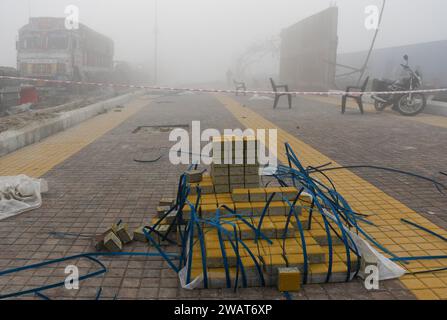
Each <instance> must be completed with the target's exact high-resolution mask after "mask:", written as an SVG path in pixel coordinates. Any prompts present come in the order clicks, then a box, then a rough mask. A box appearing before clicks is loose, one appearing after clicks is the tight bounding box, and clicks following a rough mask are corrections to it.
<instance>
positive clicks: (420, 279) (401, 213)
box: [216, 95, 447, 299]
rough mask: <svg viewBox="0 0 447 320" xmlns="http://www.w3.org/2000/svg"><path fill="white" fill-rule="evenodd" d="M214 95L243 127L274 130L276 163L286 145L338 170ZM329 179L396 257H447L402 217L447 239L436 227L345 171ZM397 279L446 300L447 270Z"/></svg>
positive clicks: (428, 265) (428, 264) (422, 264)
mask: <svg viewBox="0 0 447 320" xmlns="http://www.w3.org/2000/svg"><path fill="white" fill-rule="evenodd" d="M216 97H217V99H218V100H219V101H220V102H221V103H222V104H223V105H225V107H226V108H227V109H228V110H229V111H230V112H231V113H232V114H233V115H234V116H235V117H236V119H237V120H238V121H239V122H240V123H241V124H242V125H244V126H245V127H246V128H251V129H254V130H256V129H277V130H278V159H279V160H280V161H281V162H283V163H287V159H286V156H285V148H284V143H285V142H288V143H289V144H290V145H291V146H292V148H293V149H294V150H295V152H296V153H297V156H298V157H299V158H300V160H301V161H302V162H303V164H304V165H313V166H317V165H322V164H325V163H328V162H332V164H333V166H338V164H337V163H336V162H335V161H333V160H332V159H330V158H329V157H327V156H325V155H323V154H322V153H320V152H319V151H317V150H316V149H314V148H312V147H311V146H309V145H307V144H306V143H304V142H303V141H301V140H299V139H297V138H296V137H294V136H292V135H291V134H289V133H288V132H286V131H285V130H283V129H281V128H278V127H277V126H276V125H275V124H273V123H272V122H270V121H268V120H266V119H265V118H263V117H262V116H260V115H259V114H257V113H256V112H254V111H252V110H250V109H249V108H244V107H243V106H242V105H240V104H239V103H238V102H237V101H235V100H234V99H232V98H230V97H228V96H223V95H216ZM328 175H329V176H330V178H331V179H332V180H333V181H334V182H335V184H336V187H337V191H339V192H340V193H341V194H342V195H343V196H344V197H345V198H346V199H347V201H349V203H350V204H351V206H352V207H353V209H354V210H356V211H357V212H362V213H366V214H370V215H371V216H370V217H369V220H370V221H371V222H373V223H375V224H376V225H378V226H380V228H379V229H378V228H376V227H373V226H368V225H362V226H363V228H364V229H365V230H366V231H367V232H369V233H370V234H371V235H372V236H373V237H375V238H376V240H377V241H378V242H379V243H381V244H383V245H384V246H385V247H386V248H387V249H389V250H390V251H392V252H393V253H395V254H396V255H398V256H426V255H427V256H428V255H446V254H447V243H445V242H443V241H442V240H439V239H437V238H435V237H433V236H431V235H428V234H427V233H425V232H422V231H419V230H417V229H415V228H413V227H411V226H409V225H406V224H404V223H402V222H401V221H400V219H401V218H406V219H408V220H410V221H413V222H416V223H418V224H420V225H422V226H424V227H426V228H428V229H430V230H433V231H435V232H438V233H439V234H441V235H443V236H447V232H446V230H443V229H441V228H439V227H438V226H436V225H435V224H433V223H431V222H430V221H429V220H427V219H426V218H424V217H422V216H421V215H419V214H418V213H416V212H415V211H413V210H411V209H410V208H408V207H407V206H405V205H404V204H402V203H401V202H399V201H398V200H396V199H394V198H392V197H391V196H389V195H387V194H386V193H384V192H383V191H381V190H380V189H378V188H376V187H375V186H373V185H372V184H371V183H369V182H368V181H366V180H364V179H362V178H360V177H359V176H357V175H356V174H354V173H353V172H351V171H349V170H341V171H333V172H328ZM434 192H435V191H434ZM443 266H446V261H445V260H443V261H441V260H439V261H438V260H430V261H416V262H412V263H410V264H408V265H405V266H404V267H405V268H407V269H408V270H409V271H411V272H415V271H421V270H433V269H437V268H440V267H443ZM401 281H402V282H403V283H404V284H405V286H406V287H407V288H408V289H409V290H411V291H412V292H413V293H414V294H415V295H416V297H418V298H419V299H447V272H445V271H443V272H436V273H427V274H420V275H406V276H404V277H403V278H402V279H401Z"/></svg>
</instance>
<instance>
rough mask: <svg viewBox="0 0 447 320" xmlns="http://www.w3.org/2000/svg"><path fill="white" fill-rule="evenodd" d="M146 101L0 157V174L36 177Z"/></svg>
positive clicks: (133, 112) (93, 139) (113, 125)
mask: <svg viewBox="0 0 447 320" xmlns="http://www.w3.org/2000/svg"><path fill="white" fill-rule="evenodd" d="M145 104H147V101H143V100H142V99H137V100H134V101H132V102H130V103H129V104H128V105H127V107H126V108H124V109H120V110H121V112H114V111H113V110H112V111H110V112H108V113H105V114H102V115H98V116H96V117H94V118H91V119H89V120H87V121H85V122H83V123H81V124H79V125H77V126H75V127H72V128H70V129H68V130H66V131H63V132H60V133H57V134H55V135H53V136H51V137H48V138H46V139H44V140H42V141H40V142H38V143H35V144H32V145H29V146H27V147H24V148H22V149H20V150H17V151H15V152H13V153H10V154H8V155H6V156H3V157H1V158H0V176H15V175H19V174H25V175H28V176H30V177H36V178H37V177H40V176H42V175H44V174H45V173H47V172H48V171H50V170H51V169H52V168H54V167H55V166H56V165H58V164H59V163H61V162H63V161H64V160H66V159H68V158H70V157H71V156H72V155H74V154H75V153H77V152H78V151H80V150H81V149H83V148H84V147H86V146H87V145H89V144H90V143H92V142H93V141H95V140H96V139H98V138H99V137H101V136H102V135H104V134H105V133H107V132H108V131H109V130H111V129H113V128H115V127H116V126H117V125H119V124H120V123H122V122H123V121H124V120H126V119H128V118H129V117H130V116H132V115H134V114H135V113H136V112H137V111H138V110H140V109H141V108H142V107H143V106H144V105H145Z"/></svg>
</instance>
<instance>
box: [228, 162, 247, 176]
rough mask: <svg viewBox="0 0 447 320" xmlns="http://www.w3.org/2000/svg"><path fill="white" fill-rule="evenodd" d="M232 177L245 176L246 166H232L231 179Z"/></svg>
mask: <svg viewBox="0 0 447 320" xmlns="http://www.w3.org/2000/svg"><path fill="white" fill-rule="evenodd" d="M232 176H242V177H243V176H244V166H243V165H242V166H238V165H231V166H230V177H232Z"/></svg>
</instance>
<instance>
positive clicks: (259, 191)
mask: <svg viewBox="0 0 447 320" xmlns="http://www.w3.org/2000/svg"><path fill="white" fill-rule="evenodd" d="M249 193H250V201H251V202H265V201H266V198H265V189H263V188H255V189H249Z"/></svg>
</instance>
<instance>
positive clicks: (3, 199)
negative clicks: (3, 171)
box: [0, 175, 48, 220]
mask: <svg viewBox="0 0 447 320" xmlns="http://www.w3.org/2000/svg"><path fill="white" fill-rule="evenodd" d="M47 191H48V185H47V182H46V181H45V180H43V179H33V178H30V177H28V176H25V175H19V176H13V177H0V220H3V219H6V218H9V217H12V216H15V215H17V214H20V213H23V212H25V211H29V210H33V209H37V208H39V207H40V206H41V205H42V196H41V194H42V193H45V192H47Z"/></svg>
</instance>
